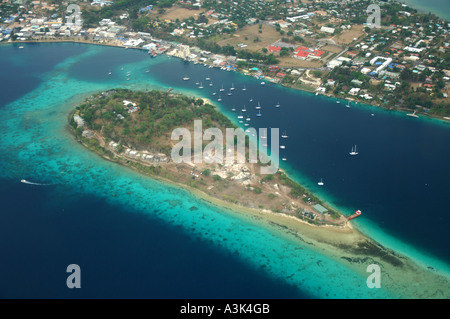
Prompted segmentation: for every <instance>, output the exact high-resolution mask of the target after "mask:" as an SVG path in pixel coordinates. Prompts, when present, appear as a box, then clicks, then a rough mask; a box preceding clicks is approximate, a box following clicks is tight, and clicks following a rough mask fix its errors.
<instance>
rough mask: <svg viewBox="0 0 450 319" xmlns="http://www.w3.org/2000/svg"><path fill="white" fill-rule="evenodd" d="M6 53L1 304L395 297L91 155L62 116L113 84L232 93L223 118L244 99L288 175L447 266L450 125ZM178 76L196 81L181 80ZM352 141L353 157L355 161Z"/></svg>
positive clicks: (44, 54)
mask: <svg viewBox="0 0 450 319" xmlns="http://www.w3.org/2000/svg"><path fill="white" fill-rule="evenodd" d="M0 59H1V60H2V61H5V62H6V63H5V64H6V65H7V71H4V70H5V69H3V68H2V69H1V71H0V72H1V73H0V81H1V83H2V87H8V89H6V90H5V89H2V91H1V95H0V118H1V121H0V134H1V140H0V173H1V175H0V176H1V184H0V198H1V200H2V210H1V212H0V228H1V229H0V230H1V231H0V251H1V253H2V263H1V264H0V274H1V275H0V287H1V288H0V296H1V297H4V298H14V297H16V298H48V297H61V298H71V297H75V298H78V297H86V298H92V297H93V298H101V297H125V298H127V297H149V298H316V297H319V298H349V297H363V298H364V297H366V298H371V297H386V296H389V295H388V294H387V293H386V292H384V291H383V290H378V291H373V290H372V291H371V290H369V289H367V287H366V286H365V278H363V277H360V276H359V275H357V274H355V273H353V272H352V271H350V270H349V269H347V268H346V267H345V266H343V265H341V264H338V263H336V262H334V261H332V260H330V259H329V258H327V257H326V256H322V255H320V254H318V253H317V252H314V251H312V250H310V249H308V247H301V248H302V249H301V250H299V246H298V245H299V244H298V243H292V242H290V241H287V240H285V239H283V238H281V237H280V236H277V235H276V234H274V233H273V232H271V231H269V230H266V229H263V228H261V227H258V225H257V224H253V223H250V222H247V221H244V220H241V219H239V216H235V215H234V214H233V212H227V211H226V210H225V209H223V208H217V207H213V206H211V205H209V204H207V203H205V202H203V201H201V200H199V199H197V198H195V197H194V196H192V195H191V194H189V193H188V192H186V191H184V190H180V189H178V188H176V187H173V186H170V185H165V184H162V183H159V182H156V181H154V180H152V179H149V178H146V177H142V176H140V175H139V174H136V173H135V172H132V171H130V170H128V169H126V168H123V167H120V166H118V165H116V164H113V163H109V162H107V161H105V160H103V159H101V158H99V157H98V156H96V155H95V154H92V153H90V152H89V151H87V150H85V149H84V148H83V147H82V146H80V145H79V144H78V143H77V142H75V141H74V140H73V137H72V135H71V134H70V132H69V131H68V129H67V116H68V114H69V113H70V111H71V110H72V109H73V107H74V106H75V105H76V103H79V102H80V100H81V99H82V98H83V97H84V96H86V95H87V94H89V93H90V92H96V91H99V90H105V89H109V88H113V87H127V88H132V89H154V88H156V89H167V88H168V87H173V88H174V90H175V91H177V92H183V93H187V94H196V95H201V96H204V97H206V98H210V99H211V100H212V101H214V99H216V97H217V96H213V95H212V92H213V90H216V91H217V90H218V88H220V87H221V86H222V84H223V85H224V87H226V88H229V87H230V86H231V85H232V84H233V85H234V86H235V87H236V90H235V91H234V93H233V96H227V95H226V94H223V96H222V98H223V101H222V103H218V102H215V103H217V105H218V106H219V107H220V108H221V110H222V111H223V112H224V113H225V114H227V115H229V116H230V117H231V118H232V119H236V114H235V113H234V112H232V111H231V108H232V107H233V106H235V107H236V108H237V109H238V110H239V109H240V107H241V106H242V105H243V104H246V106H247V109H248V112H247V113H249V115H250V116H251V118H252V121H251V123H252V125H253V126H254V127H279V128H280V129H281V130H284V129H285V130H286V131H287V133H288V135H289V138H288V139H287V140H286V145H287V148H286V150H285V153H283V154H282V156H286V158H287V161H286V162H283V168H284V169H286V170H287V171H288V172H289V173H290V174H291V175H292V176H293V177H295V178H296V179H297V180H298V181H300V182H302V183H303V184H305V185H306V186H308V187H310V188H311V189H312V190H313V191H316V192H317V193H318V194H319V195H320V196H321V197H322V198H324V199H326V200H327V201H328V202H329V203H330V204H332V205H333V206H335V207H337V208H339V209H340V210H342V211H343V212H344V213H348V214H350V213H352V212H353V211H354V210H356V209H361V210H362V211H363V213H364V217H361V218H360V219H359V220H355V223H356V224H357V225H358V227H360V228H361V229H363V230H364V231H365V232H366V233H368V234H370V235H373V236H374V237H375V238H376V239H378V240H380V241H382V242H385V243H386V244H389V245H391V246H392V247H395V248H400V249H399V251H401V252H402V253H407V254H410V255H412V256H413V257H415V258H416V259H420V260H421V261H423V262H424V263H425V264H427V265H433V266H436V265H437V266H443V268H445V267H448V262H449V261H450V256H449V251H448V249H447V248H446V247H445V246H446V243H448V242H449V234H448V233H447V230H448V226H449V215H448V209H447V208H446V206H445V200H446V197H445V196H446V193H447V192H448V189H450V188H449V186H450V185H449V183H450V182H449V181H450V179H449V177H450V174H449V173H450V172H449V170H448V168H446V163H447V162H448V159H449V158H450V150H449V147H448V146H449V145H450V143H449V142H450V129H449V126H448V125H447V124H443V123H440V122H438V121H436V120H426V119H412V118H409V117H406V116H405V115H404V114H401V113H392V112H387V111H382V110H379V109H376V108H373V107H369V106H360V105H355V104H352V105H351V108H345V106H344V105H345V103H344V102H343V101H342V102H341V103H340V104H337V103H336V102H335V100H333V99H327V98H324V97H321V96H314V95H313V94H309V93H304V92H298V91H293V90H288V89H285V88H282V87H279V86H275V85H272V84H267V85H265V86H264V87H263V86H261V85H260V84H259V83H260V81H257V80H255V79H252V78H248V77H244V76H242V75H239V74H236V73H233V72H224V71H220V70H217V69H208V68H205V67H204V66H201V65H193V64H186V63H183V62H182V61H180V60H178V59H174V58H167V57H158V58H156V59H150V58H149V57H148V55H147V54H145V52H142V51H137V50H123V49H119V48H110V47H99V46H87V45H78V44H41V45H31V44H30V45H28V44H27V45H25V48H24V49H18V48H17V46H15V45H5V46H1V47H0ZM36 61H39V63H36ZM35 64H39V65H38V66H36V65H35ZM146 70H149V72H145V71H146ZM108 72H112V75H110V76H108V75H107V74H108ZM127 72H130V74H131V76H130V80H129V81H127V80H126V79H127V76H126V73H127ZM185 74H189V76H190V77H191V80H190V81H187V82H186V81H183V80H182V77H183V76H184V75H185ZM206 76H210V77H211V78H212V81H213V83H214V86H213V87H209V85H207V83H208V81H206V80H205V78H206ZM196 80H199V81H202V82H203V86H204V87H205V88H204V89H199V88H198V87H197V86H196V85H195V81H196ZM10 83H15V85H14V86H10V85H9V84H10ZM244 83H245V85H246V87H247V91H242V90H241V88H242V87H243V85H244ZM250 97H253V99H254V102H249V99H250ZM257 101H260V103H261V106H262V114H263V116H262V117H261V118H259V119H258V118H257V117H256V116H255V114H256V110H255V109H254V106H255V105H256V104H255V103H256V102H257ZM278 102H279V103H280V104H281V107H280V108H275V107H274V105H275V104H276V103H278ZM372 113H373V114H374V115H375V116H371V114H372ZM258 121H259V122H258ZM354 144H357V145H358V149H359V151H360V155H359V156H357V157H355V158H352V157H350V156H349V155H348V152H349V151H350V148H351V146H353V145H354ZM320 178H323V179H324V182H325V186H324V187H323V188H319V187H318V186H317V184H316V183H317V181H318V180H319V179H320ZM21 179H27V180H30V181H33V182H38V183H49V184H54V185H52V186H34V185H25V184H22V183H20V180H21ZM416 249H417V251H416ZM72 263H75V264H78V265H80V267H81V271H82V288H81V289H80V290H75V291H72V290H69V289H68V288H67V287H66V286H65V280H66V278H67V276H68V274H67V273H66V272H65V270H66V267H67V265H69V264H72Z"/></svg>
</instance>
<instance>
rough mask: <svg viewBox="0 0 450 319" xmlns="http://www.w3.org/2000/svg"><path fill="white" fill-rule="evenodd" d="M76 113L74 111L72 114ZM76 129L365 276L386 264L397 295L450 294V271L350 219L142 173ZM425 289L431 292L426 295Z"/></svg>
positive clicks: (211, 201)
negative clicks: (306, 217) (253, 203)
mask: <svg viewBox="0 0 450 319" xmlns="http://www.w3.org/2000/svg"><path fill="white" fill-rule="evenodd" d="M73 113H74V112H71V114H70V115H69V118H70V116H72V115H73ZM70 130H71V133H72V135H73V137H74V138H75V140H76V141H78V142H79V143H80V144H81V145H83V147H85V148H87V149H88V150H90V151H93V152H94V153H95V154H96V155H97V156H99V157H101V158H102V159H106V160H108V161H110V162H114V163H116V164H118V165H121V166H123V167H125V168H127V169H132V170H133V171H135V172H137V173H138V174H141V175H142V176H145V177H147V178H150V179H154V180H157V181H159V182H162V183H165V184H169V185H171V186H174V187H178V188H180V189H183V190H185V191H187V192H189V193H190V194H192V195H194V196H195V197H196V198H198V199H200V200H201V201H203V202H205V203H207V204H209V205H212V206H213V207H216V208H218V209H221V210H225V211H226V213H227V214H230V215H232V216H233V217H235V218H238V219H241V220H244V221H246V222H250V223H252V224H255V225H256V226H258V227H263V228H264V229H267V230H269V231H271V232H272V233H274V232H275V233H276V234H277V235H279V236H282V237H283V238H285V239H287V240H289V241H290V242H293V243H295V244H300V246H306V247H307V248H309V249H312V250H314V251H316V252H318V253H320V254H324V255H325V256H327V257H330V258H332V259H333V260H334V261H336V262H337V263H339V264H341V265H343V266H345V267H347V268H349V269H351V270H352V271H354V272H355V273H357V274H359V275H360V276H362V277H367V275H368V274H367V272H366V267H367V266H368V265H369V264H372V263H376V264H378V265H381V268H382V269H383V272H384V273H385V274H386V275H387V276H383V277H382V280H383V287H387V288H386V291H387V292H391V293H393V294H395V295H397V296H398V298H450V277H449V276H448V274H445V273H441V272H439V271H438V270H436V269H433V268H431V267H429V266H426V265H420V264H419V263H417V262H415V261H414V260H412V259H411V258H410V257H407V256H405V255H402V254H400V253H398V252H396V251H394V250H392V249H389V248H386V247H383V246H382V245H381V244H379V243H378V242H376V241H375V240H373V239H372V238H370V237H369V236H368V235H366V234H364V233H362V232H361V231H359V230H358V229H357V228H356V227H354V226H353V225H351V224H350V223H347V224H346V225H345V226H331V225H321V226H317V225H312V224H309V223H308V222H306V221H303V220H300V219H298V218H296V217H294V216H289V215H286V214H283V213H275V212H271V211H268V210H266V209H256V208H250V207H244V206H241V205H238V204H234V203H230V202H227V201H224V200H222V199H219V198H216V197H213V196H211V195H208V194H206V193H205V192H203V191H202V190H199V189H196V188H193V187H190V186H189V185H185V184H182V183H178V182H176V181H172V180H170V179H167V178H165V177H162V176H158V175H154V174H150V173H146V172H142V171H141V170H140V169H139V168H137V167H135V166H133V165H127V164H125V163H124V162H123V161H121V160H120V159H118V160H115V159H112V158H110V157H109V156H107V155H106V154H100V153H99V152H97V151H96V150H95V149H93V148H91V147H89V146H88V145H86V144H85V143H83V141H82V140H80V139H78V138H76V136H75V134H74V131H73V128H72V127H70ZM299 249H302V248H299ZM412 277H414V278H415V279H414V282H416V283H418V284H417V285H412V284H411V282H412V281H411V278H412ZM393 278H395V280H394V279H393ZM439 286H442V287H440V288H439V289H436V290H435V291H434V288H435V287H439ZM405 287H408V288H409V289H412V291H405V289H407V288H405ZM424 290H425V291H427V293H428V294H426V295H423V291H424ZM431 291H433V292H431Z"/></svg>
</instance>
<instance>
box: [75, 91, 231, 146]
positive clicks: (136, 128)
mask: <svg viewBox="0 0 450 319" xmlns="http://www.w3.org/2000/svg"><path fill="white" fill-rule="evenodd" d="M124 101H129V102H130V103H128V105H125V102H124ZM78 110H79V115H80V116H81V117H82V118H83V119H84V121H85V123H86V125H87V126H88V127H89V128H90V129H91V130H94V131H98V132H101V134H102V135H103V136H104V137H105V138H108V139H109V140H111V141H115V142H117V143H119V147H118V152H120V149H123V147H122V145H127V146H129V147H132V148H134V149H138V150H139V149H148V148H151V149H153V150H155V151H158V152H161V153H165V154H170V151H171V147H170V145H169V143H167V142H164V141H167V140H168V139H170V134H171V132H172V131H173V130H174V129H175V128H177V127H193V123H194V120H196V119H201V120H202V121H203V123H204V124H205V125H207V126H212V127H219V128H221V127H234V124H233V123H232V122H231V121H230V120H229V119H228V118H227V117H225V116H224V115H223V114H221V113H220V112H218V111H217V110H216V109H215V108H214V107H213V106H212V105H209V104H206V105H204V102H203V100H201V99H197V98H191V97H187V96H183V95H175V94H171V93H167V92H161V91H151V92H141V91H136V92H134V91H130V90H127V89H115V90H111V91H108V92H103V93H100V94H97V95H95V96H93V97H91V98H89V99H87V100H86V101H85V102H83V103H82V104H81V105H80V106H79V108H78ZM80 134H81V132H80Z"/></svg>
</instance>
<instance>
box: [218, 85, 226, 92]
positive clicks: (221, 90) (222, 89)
mask: <svg viewBox="0 0 450 319" xmlns="http://www.w3.org/2000/svg"><path fill="white" fill-rule="evenodd" d="M219 91H220V92H223V91H225V89H224V88H223V84H222V88H221V89H220V90H219Z"/></svg>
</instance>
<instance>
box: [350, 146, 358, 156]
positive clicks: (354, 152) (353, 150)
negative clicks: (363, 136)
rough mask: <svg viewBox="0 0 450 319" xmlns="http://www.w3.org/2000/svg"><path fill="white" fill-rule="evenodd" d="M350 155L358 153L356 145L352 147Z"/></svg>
mask: <svg viewBox="0 0 450 319" xmlns="http://www.w3.org/2000/svg"><path fill="white" fill-rule="evenodd" d="M349 154H350V155H358V154H359V153H358V152H357V151H356V145H355V147H352V150H351V151H350V153H349Z"/></svg>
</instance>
